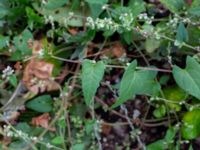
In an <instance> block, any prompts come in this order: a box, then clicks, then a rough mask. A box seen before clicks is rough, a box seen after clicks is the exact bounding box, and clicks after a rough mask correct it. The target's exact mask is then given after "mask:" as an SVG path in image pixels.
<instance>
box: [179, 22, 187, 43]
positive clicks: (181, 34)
mask: <svg viewBox="0 0 200 150" xmlns="http://www.w3.org/2000/svg"><path fill="white" fill-rule="evenodd" d="M176 40H177V41H178V42H181V43H182V42H188V40H189V39H188V32H187V29H186V28H185V26H184V24H183V23H179V25H178V29H177V34H176Z"/></svg>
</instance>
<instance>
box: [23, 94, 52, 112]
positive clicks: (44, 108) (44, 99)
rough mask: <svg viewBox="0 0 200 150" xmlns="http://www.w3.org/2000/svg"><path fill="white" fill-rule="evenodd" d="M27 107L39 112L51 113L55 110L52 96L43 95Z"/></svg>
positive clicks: (28, 103)
mask: <svg viewBox="0 0 200 150" xmlns="http://www.w3.org/2000/svg"><path fill="white" fill-rule="evenodd" d="M26 107H27V108H29V109H32V110H35V111H37V112H50V111H51V110H52V108H53V106H52V98H51V96H50V95H42V96H39V97H36V98H34V99H33V100H31V101H29V102H27V104H26Z"/></svg>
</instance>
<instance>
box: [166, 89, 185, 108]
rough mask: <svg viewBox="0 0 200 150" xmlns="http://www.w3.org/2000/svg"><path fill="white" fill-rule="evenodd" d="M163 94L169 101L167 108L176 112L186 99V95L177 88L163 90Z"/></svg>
mask: <svg viewBox="0 0 200 150" xmlns="http://www.w3.org/2000/svg"><path fill="white" fill-rule="evenodd" d="M163 94H164V96H165V98H166V99H168V100H170V101H171V102H169V103H168V106H169V108H170V109H173V110H176V111H180V110H181V105H180V103H181V102H184V101H185V100H186V99H187V97H188V94H187V93H186V92H185V91H183V90H182V89H181V88H179V87H177V86H174V87H168V88H165V89H163Z"/></svg>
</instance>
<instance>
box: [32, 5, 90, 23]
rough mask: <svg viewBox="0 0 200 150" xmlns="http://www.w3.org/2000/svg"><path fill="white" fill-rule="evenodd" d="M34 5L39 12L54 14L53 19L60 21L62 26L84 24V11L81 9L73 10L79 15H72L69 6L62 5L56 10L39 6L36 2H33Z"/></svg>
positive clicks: (48, 14)
mask: <svg viewBox="0 0 200 150" xmlns="http://www.w3.org/2000/svg"><path fill="white" fill-rule="evenodd" d="M33 7H34V8H35V9H36V10H37V12H39V13H40V14H42V15H44V16H52V18H53V21H55V22H58V23H59V25H60V26H64V27H68V26H73V27H81V26H83V19H82V17H85V16H83V13H82V12H81V9H78V10H73V13H74V15H75V16H79V17H71V16H70V13H71V8H70V7H69V6H65V7H60V8H57V9H54V10H50V9H45V8H43V7H42V8H41V7H39V6H38V5H37V4H36V3H34V4H33ZM87 13H88V12H86V14H85V15H87Z"/></svg>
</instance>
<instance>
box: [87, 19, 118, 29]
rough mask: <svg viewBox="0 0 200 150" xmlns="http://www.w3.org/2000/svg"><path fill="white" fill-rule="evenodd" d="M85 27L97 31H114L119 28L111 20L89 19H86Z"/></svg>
mask: <svg viewBox="0 0 200 150" xmlns="http://www.w3.org/2000/svg"><path fill="white" fill-rule="evenodd" d="M86 25H87V26H88V27H90V28H91V29H95V28H96V29H99V30H112V31H116V30H117V29H118V28H119V24H117V23H116V22H114V21H113V20H112V19H111V18H104V19H100V18H97V19H96V20H94V19H93V18H91V17H87V19H86Z"/></svg>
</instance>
